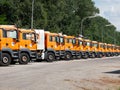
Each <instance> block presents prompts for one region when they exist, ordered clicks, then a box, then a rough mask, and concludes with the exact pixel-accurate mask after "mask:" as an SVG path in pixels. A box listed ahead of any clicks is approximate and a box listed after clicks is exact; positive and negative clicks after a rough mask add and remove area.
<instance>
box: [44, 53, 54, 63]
mask: <svg viewBox="0 0 120 90" xmlns="http://www.w3.org/2000/svg"><path fill="white" fill-rule="evenodd" d="M54 60H55V55H54V53H52V52H48V53H47V59H46V61H47V62H53V61H54Z"/></svg>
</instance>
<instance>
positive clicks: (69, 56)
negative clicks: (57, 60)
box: [65, 52, 72, 60]
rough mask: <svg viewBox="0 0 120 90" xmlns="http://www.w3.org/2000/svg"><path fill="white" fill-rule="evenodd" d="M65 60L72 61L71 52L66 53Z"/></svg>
mask: <svg viewBox="0 0 120 90" xmlns="http://www.w3.org/2000/svg"><path fill="white" fill-rule="evenodd" d="M65 59H66V60H71V59H72V54H71V53H70V52H66V55H65Z"/></svg>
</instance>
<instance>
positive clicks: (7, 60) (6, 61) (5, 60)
mask: <svg viewBox="0 0 120 90" xmlns="http://www.w3.org/2000/svg"><path fill="white" fill-rule="evenodd" d="M11 60H12V59H11V57H10V55H9V54H8V53H2V60H0V65H1V66H8V65H10V63H11Z"/></svg>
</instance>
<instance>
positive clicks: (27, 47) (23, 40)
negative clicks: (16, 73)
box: [18, 29, 37, 64]
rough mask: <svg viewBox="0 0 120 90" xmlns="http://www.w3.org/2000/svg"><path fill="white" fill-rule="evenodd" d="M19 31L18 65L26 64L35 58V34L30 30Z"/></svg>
mask: <svg viewBox="0 0 120 90" xmlns="http://www.w3.org/2000/svg"><path fill="white" fill-rule="evenodd" d="M18 30H19V63H20V64H27V63H28V62H29V61H32V60H36V58H37V51H36V48H37V42H36V33H35V32H34V30H30V29H18Z"/></svg>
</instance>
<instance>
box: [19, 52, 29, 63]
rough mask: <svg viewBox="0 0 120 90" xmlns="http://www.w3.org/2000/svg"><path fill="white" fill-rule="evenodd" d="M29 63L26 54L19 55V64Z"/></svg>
mask: <svg viewBox="0 0 120 90" xmlns="http://www.w3.org/2000/svg"><path fill="white" fill-rule="evenodd" d="M29 61H30V57H29V55H28V54H27V53H21V54H20V60H19V64H28V62H29Z"/></svg>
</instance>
